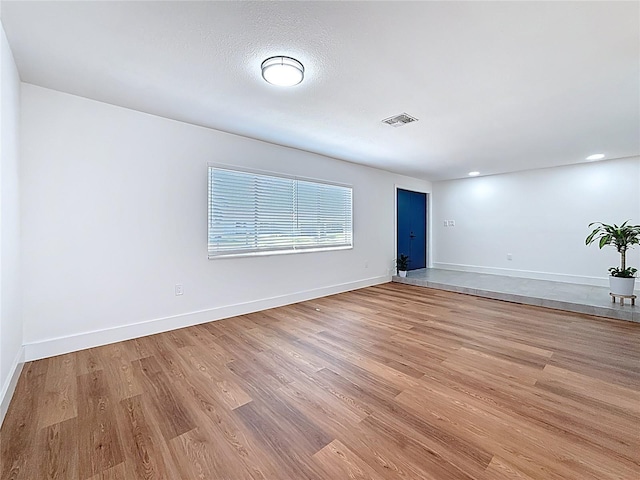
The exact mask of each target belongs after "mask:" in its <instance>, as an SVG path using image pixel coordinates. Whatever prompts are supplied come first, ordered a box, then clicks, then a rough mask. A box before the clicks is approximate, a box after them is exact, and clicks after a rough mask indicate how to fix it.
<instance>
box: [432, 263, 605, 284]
mask: <svg viewBox="0 0 640 480" xmlns="http://www.w3.org/2000/svg"><path fill="white" fill-rule="evenodd" d="M433 268H441V269H443V270H458V271H462V272H473V273H488V274H492V275H504V276H507V277H520V278H531V279H533V280H550V281H552V282H563V283H577V284H580V285H593V286H595V287H608V286H609V280H608V279H607V278H606V277H604V278H601V277H587V276H582V275H566V274H562V273H549V272H536V271H531V270H516V269H512V268H498V267H480V266H477V265H464V264H459V263H440V262H434V263H433Z"/></svg>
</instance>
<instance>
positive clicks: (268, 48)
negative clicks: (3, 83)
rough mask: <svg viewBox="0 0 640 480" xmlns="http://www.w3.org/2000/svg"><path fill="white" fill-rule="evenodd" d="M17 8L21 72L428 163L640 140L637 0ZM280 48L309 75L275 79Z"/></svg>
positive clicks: (625, 149) (386, 165) (381, 160)
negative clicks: (292, 83)
mask: <svg viewBox="0 0 640 480" xmlns="http://www.w3.org/2000/svg"><path fill="white" fill-rule="evenodd" d="M2 23H3V25H4V28H5V31H6V33H7V36H8V38H9V42H10V45H11V47H12V50H13V53H14V56H15V59H16V63H17V65H18V70H19V71H20V75H21V78H22V80H23V81H24V82H28V83H33V84H36V85H40V86H43V87H48V88H52V89H55V90H60V91H63V92H68V93H72V94H76V95H80V96H83V97H88V98H93V99H96V100H100V101H103V102H108V103H111V104H115V105H120V106H123V107H128V108H133V109H136V110H140V111H143V112H148V113H152V114H156V115H161V116H164V117H168V118H173V119H176V120H182V121H185V122H189V123H193V124H197V125H203V126H207V127H212V128H216V129H219V130H224V131H227V132H233V133H237V134H240V135H245V136H249V137H253V138H258V139H261V140H266V141H269V142H273V143H277V144H281V145H287V146H292V147H297V148H300V149H304V150H308V151H312V152H317V153H321V154H325V155H329V156H332V157H336V158H340V159H344V160H348V161H352V162H356V163H362V164H366V165H371V166H374V167H379V168H383V169H386V170H390V171H396V172H399V173H404V174H407V175H412V176H416V177H421V178H427V179H432V180H440V179H449V178H459V177H463V176H466V174H467V172H468V171H470V170H479V171H481V172H482V174H492V173H501V172H508V171H516V170H523V169H530V168H539V167H547V166H553V165H563V164H571V163H578V162H582V161H584V159H585V157H586V156H588V155H590V154H592V153H600V152H602V153H605V154H606V155H607V158H620V157H628V156H634V155H638V154H640V2H406V3H405V2H55V1H45V2H11V1H3V2H2ZM273 55H288V56H292V57H295V58H297V59H298V60H300V61H301V62H302V63H303V64H304V66H305V69H306V77H305V80H304V82H303V83H302V84H300V85H298V86H296V87H292V88H288V89H287V88H283V87H274V86H271V85H269V84H267V83H265V82H264V81H263V80H262V78H261V75H260V64H261V62H262V61H263V60H264V59H265V58H267V57H270V56H273ZM401 112H407V113H408V114H410V115H412V116H414V117H417V118H418V119H419V121H418V122H416V123H412V124H409V125H405V126H403V127H400V128H393V127H390V126H388V125H384V124H382V123H381V122H380V121H381V120H382V119H384V118H387V117H389V116H392V115H395V114H398V113H401Z"/></svg>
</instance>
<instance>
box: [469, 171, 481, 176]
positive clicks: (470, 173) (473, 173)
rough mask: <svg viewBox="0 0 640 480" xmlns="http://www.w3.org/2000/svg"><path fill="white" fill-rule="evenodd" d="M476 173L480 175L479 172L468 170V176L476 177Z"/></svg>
mask: <svg viewBox="0 0 640 480" xmlns="http://www.w3.org/2000/svg"><path fill="white" fill-rule="evenodd" d="M478 175H480V172H469V176H470V177H477V176H478Z"/></svg>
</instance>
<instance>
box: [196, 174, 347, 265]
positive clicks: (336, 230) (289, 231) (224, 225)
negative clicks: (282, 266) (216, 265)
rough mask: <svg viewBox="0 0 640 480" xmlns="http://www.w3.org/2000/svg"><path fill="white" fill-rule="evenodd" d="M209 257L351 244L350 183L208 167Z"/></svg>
mask: <svg viewBox="0 0 640 480" xmlns="http://www.w3.org/2000/svg"><path fill="white" fill-rule="evenodd" d="M208 223H209V258H215V257H222V256H231V255H247V254H261V253H293V252H300V251H310V250H332V249H344V248H351V247H352V246H353V220H352V189H351V187H345V186H341V185H334V184H330V183H320V182H314V181H309V180H301V179H297V178H291V177H285V176H272V175H264V174H257V173H250V172H243V171H238V170H229V169H226V168H219V167H209V222H208Z"/></svg>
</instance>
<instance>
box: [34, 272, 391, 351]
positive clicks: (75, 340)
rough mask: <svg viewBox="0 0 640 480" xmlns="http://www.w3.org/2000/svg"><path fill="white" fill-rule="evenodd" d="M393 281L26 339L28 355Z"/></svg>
mask: <svg viewBox="0 0 640 480" xmlns="http://www.w3.org/2000/svg"><path fill="white" fill-rule="evenodd" d="M390 281H391V275H384V276H380V277H372V278H366V279H363V280H358V281H355V282H347V283H342V284H339V285H331V286H329V287H322V288H317V289H312V290H305V291H301V292H296V293H293V294H287V295H281V296H277V297H271V298H264V299H261V300H255V301H252V302H247V303H242V304H235V305H226V306H223V307H217V308H212V309H208V310H200V311H196V312H190V313H185V314H182V315H175V316H171V317H164V318H157V319H154V320H147V321H143V322H139V323H135V324H130V325H124V326H119V327H114V328H108V329H104V330H94V331H90V332H84V333H79V334H76V335H69V336H65V337H58V338H50V339H47V340H41V341H38V342H31V343H25V345H24V349H25V358H26V360H27V361H32V360H38V359H41V358H47V357H53V356H56V355H62V354H64V353H69V352H75V351H78V350H84V349H86V348H92V347H99V346H101V345H107V344H109V343H115V342H121V341H124V340H130V339H132V338H138V337H144V336H147V335H154V334H156V333H162V332H167V331H169V330H175V329H177V328H184V327H190V326H192V325H198V324H200V323H207V322H211V321H214V320H221V319H223V318H229V317H235V316H237V315H246V314H248V313H253V312H258V311H260V310H266V309H268V308H275V307H282V306H284V305H290V304H292V303H298V302H303V301H306V300H312V299H314V298H319V297H325V296H327V295H334V294H336V293H342V292H347V291H349V290H356V289H358V288H364V287H370V286H372V285H378V284H381V283H386V282H390Z"/></svg>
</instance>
